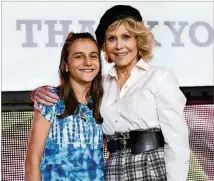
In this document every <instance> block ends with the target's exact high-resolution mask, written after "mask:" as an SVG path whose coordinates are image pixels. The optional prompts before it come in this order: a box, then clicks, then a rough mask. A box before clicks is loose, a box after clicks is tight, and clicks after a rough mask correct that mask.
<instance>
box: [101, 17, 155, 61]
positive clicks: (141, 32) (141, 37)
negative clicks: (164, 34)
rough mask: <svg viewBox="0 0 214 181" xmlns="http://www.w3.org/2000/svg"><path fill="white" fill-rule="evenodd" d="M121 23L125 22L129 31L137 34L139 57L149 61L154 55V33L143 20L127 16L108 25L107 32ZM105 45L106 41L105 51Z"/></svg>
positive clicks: (103, 48)
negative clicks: (138, 20)
mask: <svg viewBox="0 0 214 181" xmlns="http://www.w3.org/2000/svg"><path fill="white" fill-rule="evenodd" d="M121 24H124V25H125V27H126V29H127V30H128V31H129V33H130V34H131V35H134V36H135V38H136V42H137V49H138V53H139V55H138V56H139V58H142V59H143V60H145V61H147V62H149V61H150V60H151V59H152V57H153V55H152V50H153V47H154V46H155V39H154V36H153V33H152V32H151V31H150V30H149V29H148V28H147V27H146V26H145V25H144V23H143V22H137V21H135V20H134V19H132V18H125V19H121V20H117V21H115V22H114V23H112V24H111V25H110V26H109V27H108V29H107V31H106V32H108V31H114V30H116V29H117V28H118V27H119V26H120V25H121ZM105 46H106V45H105V41H104V44H103V47H102V50H103V51H105ZM107 61H108V60H107Z"/></svg>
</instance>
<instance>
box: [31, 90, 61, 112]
mask: <svg viewBox="0 0 214 181" xmlns="http://www.w3.org/2000/svg"><path fill="white" fill-rule="evenodd" d="M58 99H59V97H58V96H57V95H56V94H54V93H52V92H51V91H50V87H47V86H43V87H39V88H37V89H36V90H34V91H33V93H32V94H31V100H32V101H33V102H34V109H36V110H38V111H40V109H39V107H38V105H37V104H38V103H39V104H43V105H46V106H52V105H53V104H56V103H57V102H58Z"/></svg>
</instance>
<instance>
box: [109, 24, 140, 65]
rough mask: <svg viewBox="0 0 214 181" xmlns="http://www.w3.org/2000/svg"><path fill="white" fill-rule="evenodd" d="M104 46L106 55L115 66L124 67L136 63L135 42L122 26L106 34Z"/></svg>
mask: <svg viewBox="0 0 214 181" xmlns="http://www.w3.org/2000/svg"><path fill="white" fill-rule="evenodd" d="M105 45H106V47H105V51H106V53H107V55H108V56H109V58H110V59H111V60H112V61H113V62H114V63H115V64H116V66H118V67H124V66H129V65H133V64H136V63H137V55H138V49H137V42H136V39H135V37H134V36H133V35H131V34H130V33H129V32H128V30H127V29H126V27H125V26H124V24H121V25H119V27H118V28H117V29H116V30H113V31H107V32H106V37H105Z"/></svg>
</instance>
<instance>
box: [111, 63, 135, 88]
mask: <svg viewBox="0 0 214 181" xmlns="http://www.w3.org/2000/svg"><path fill="white" fill-rule="evenodd" d="M135 65H136V62H135V61H132V62H131V63H130V64H128V65H126V66H121V67H119V66H117V65H115V67H116V70H117V77H118V82H119V86H120V88H122V87H123V85H124V84H125V83H126V81H127V80H128V78H129V77H130V75H131V71H132V68H133V67H134V66H135Z"/></svg>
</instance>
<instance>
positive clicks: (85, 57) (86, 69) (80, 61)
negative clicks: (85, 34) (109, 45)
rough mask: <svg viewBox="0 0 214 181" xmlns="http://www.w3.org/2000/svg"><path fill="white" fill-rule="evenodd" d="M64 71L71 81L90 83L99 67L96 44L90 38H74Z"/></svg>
mask: <svg viewBox="0 0 214 181" xmlns="http://www.w3.org/2000/svg"><path fill="white" fill-rule="evenodd" d="M69 49H70V50H69V56H68V63H67V64H66V71H68V72H70V78H71V79H72V81H76V82H79V83H91V82H92V80H93V79H94V78H95V77H96V75H97V74H98V72H99V69H100V62H99V52H98V47H97V45H96V44H95V43H94V42H93V41H92V40H90V39H79V40H75V41H74V42H73V43H72V45H71V46H70V48H69Z"/></svg>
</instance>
